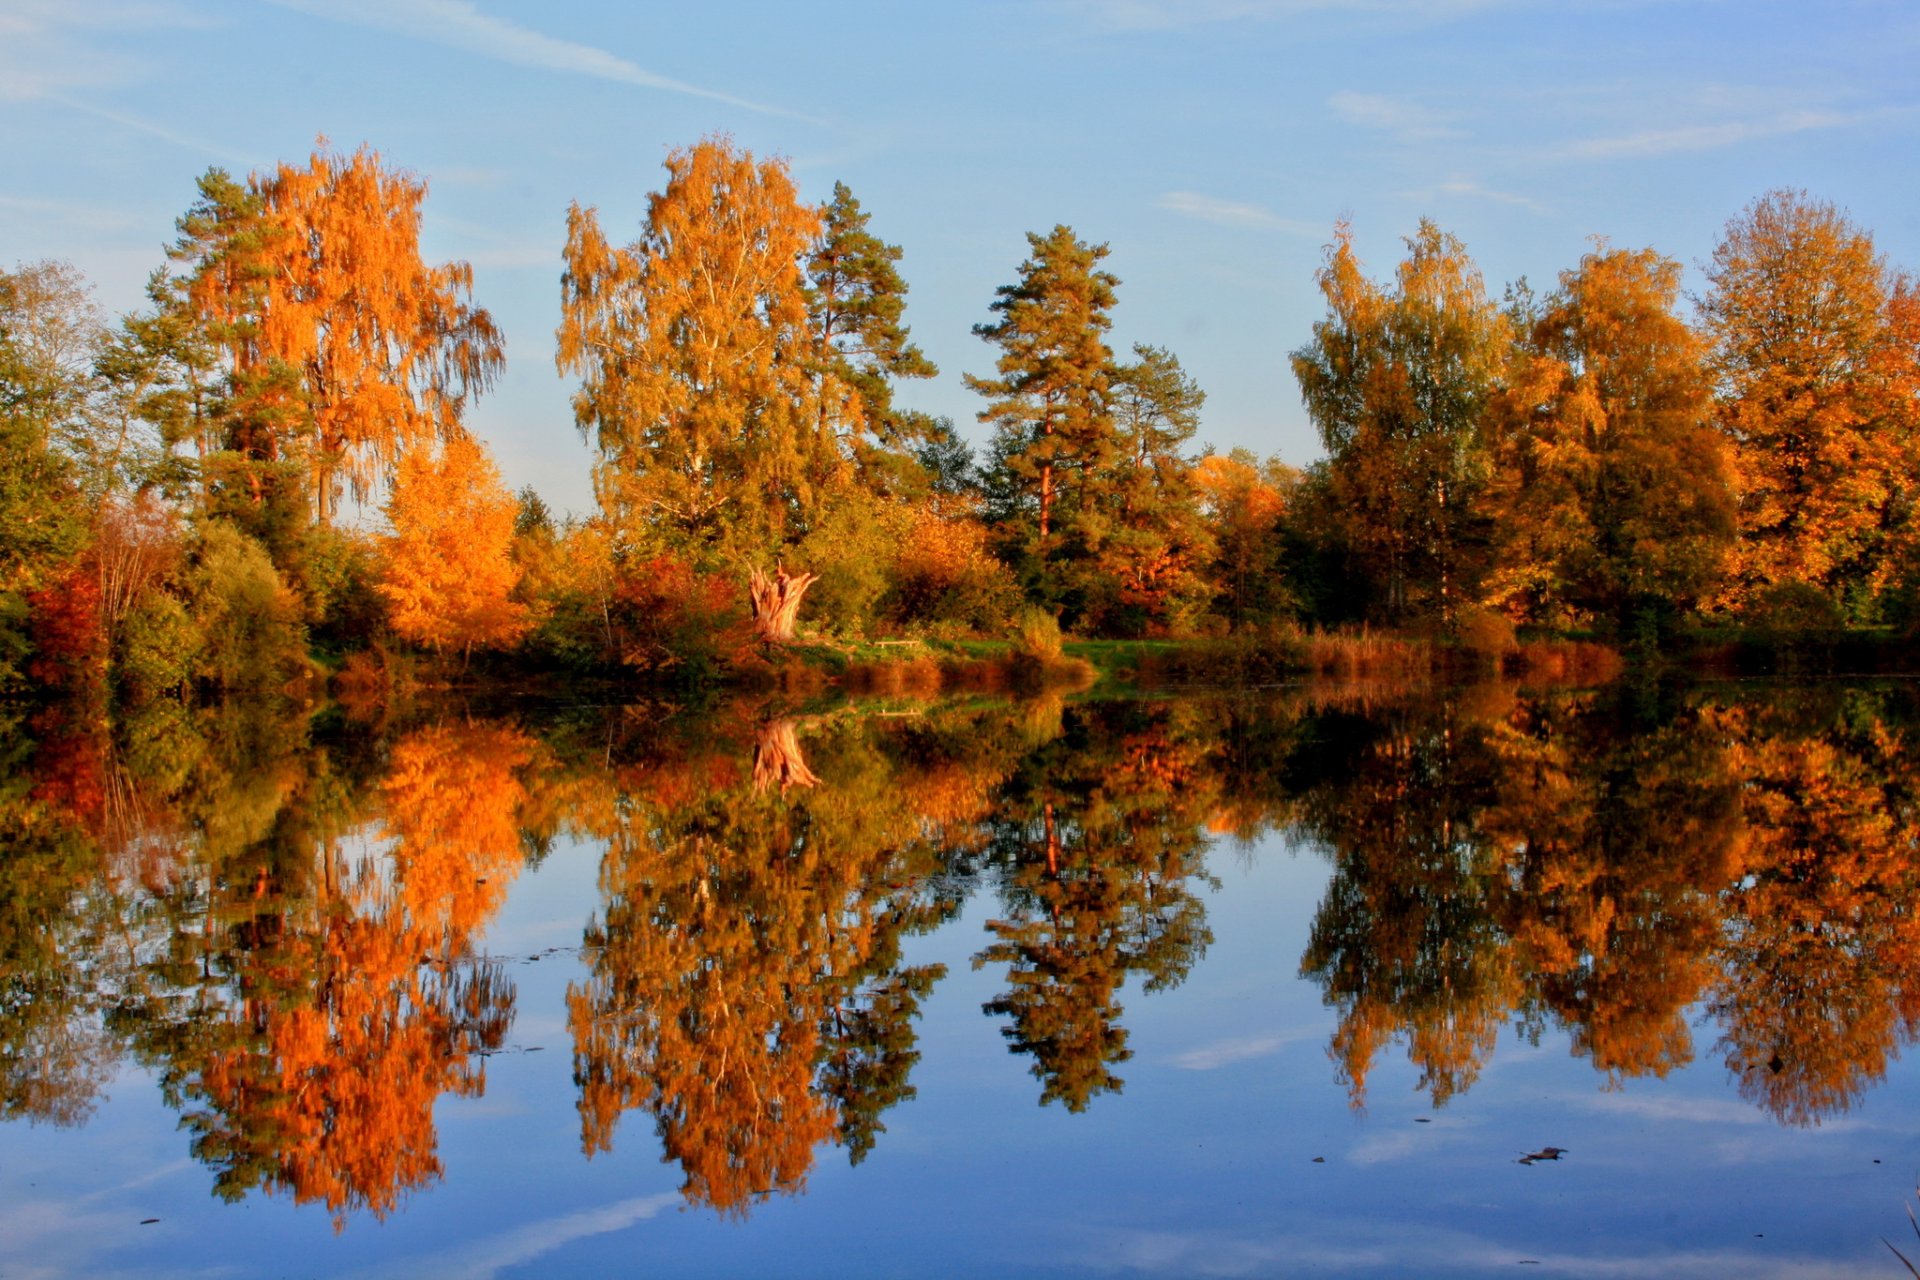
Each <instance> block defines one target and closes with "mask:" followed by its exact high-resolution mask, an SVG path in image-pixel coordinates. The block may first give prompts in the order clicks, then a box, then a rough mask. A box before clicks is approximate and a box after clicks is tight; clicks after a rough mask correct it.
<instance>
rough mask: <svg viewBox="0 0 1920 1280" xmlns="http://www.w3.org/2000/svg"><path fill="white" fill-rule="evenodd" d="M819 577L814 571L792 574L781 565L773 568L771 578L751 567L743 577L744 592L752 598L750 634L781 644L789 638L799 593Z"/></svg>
mask: <svg viewBox="0 0 1920 1280" xmlns="http://www.w3.org/2000/svg"><path fill="white" fill-rule="evenodd" d="M819 580H820V575H818V574H815V573H803V574H801V575H800V576H799V577H797V578H796V577H794V576H793V575H791V574H789V573H788V572H787V571H786V569H785V567H780V568H776V569H775V570H774V573H773V576H772V577H771V578H769V577H768V576H767V575H766V574H765V573H762V572H761V571H760V570H758V569H755V570H754V571H753V576H752V577H750V578H748V579H747V595H748V596H749V598H751V599H752V601H753V630H754V634H756V635H758V636H759V637H760V638H761V639H762V640H764V641H766V642H767V643H768V644H785V643H786V642H787V641H789V640H791V639H793V623H794V619H795V618H797V617H798V616H799V614H800V597H802V596H804V595H806V594H807V588H808V587H810V586H812V585H813V584H814V583H816V582H818V581H819Z"/></svg>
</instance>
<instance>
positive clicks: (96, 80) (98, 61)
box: [0, 0, 207, 102]
mask: <svg viewBox="0 0 1920 1280" xmlns="http://www.w3.org/2000/svg"><path fill="white" fill-rule="evenodd" d="M205 25H207V22H206V19H205V18H203V17H201V16H200V15H198V14H196V13H193V12H191V11H190V10H187V9H184V8H182V7H180V6H179V5H173V4H161V3H143V2H132V0H129V2H126V3H113V2H112V0H102V2H101V3H98V4H74V3H72V0H0V101H13V102H25V101H28V100H31V99H34V98H43V97H47V96H49V95H51V94H55V93H59V92H61V91H63V90H67V89H98V88H104V87H106V86H108V85H117V84H124V83H126V82H127V81H130V80H134V79H138V78H139V77H140V75H141V74H142V73H143V71H144V70H145V65H144V64H143V63H141V62H140V61H139V60H138V59H136V58H132V57H129V56H127V55H125V54H121V53H117V52H114V51H112V50H109V49H104V48H101V47H100V46H99V44H98V42H96V41H92V40H87V39H77V38H76V33H82V32H109V33H124V32H127V31H143V30H153V29H157V28H165V27H202V26H205Z"/></svg>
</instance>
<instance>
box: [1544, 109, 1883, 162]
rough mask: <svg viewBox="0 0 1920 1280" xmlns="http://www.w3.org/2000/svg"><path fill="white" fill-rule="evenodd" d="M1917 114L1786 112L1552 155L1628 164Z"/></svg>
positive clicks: (1596, 142) (1591, 141)
mask: <svg viewBox="0 0 1920 1280" xmlns="http://www.w3.org/2000/svg"><path fill="white" fill-rule="evenodd" d="M1914 110H1915V109H1914V108H1911V107H1901V108H1887V109H1881V110H1874V111H1787V112H1782V113H1780V114H1778V115H1774V116H1768V117H1763V118H1760V119H1753V120H1730V121H1725V122H1722V123H1719V124H1696V125H1682V126H1679V127H1677V128H1669V129H1644V130H1641V131H1639V132H1637V133H1628V134H1621V135H1617V136H1614V137H1601V138H1581V139H1577V140H1575V141H1572V142H1565V143H1561V144H1560V145H1558V146H1557V147H1555V148H1553V149H1552V154H1553V155H1555V156H1556V157H1558V158H1561V159H1569V160H1626V159H1643V158H1645V157H1648V156H1664V155H1675V154H1678V153H1682V152H1690V151H1717V150H1720V149H1721V148H1723V147H1732V146H1738V145H1739V144H1741V143H1743V142H1754V141H1758V140H1760V139H1764V138H1779V137H1785V136H1788V135H1790V134H1795V133H1808V132H1811V131H1814V130H1820V129H1842V128H1846V127H1847V126H1849V125H1856V124H1866V123H1869V122H1872V121H1877V120H1887V119H1892V118H1895V117H1899V116H1906V115H1912V114H1913V113H1914Z"/></svg>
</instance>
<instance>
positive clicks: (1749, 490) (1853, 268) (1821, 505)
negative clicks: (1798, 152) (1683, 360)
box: [1701, 189, 1916, 612]
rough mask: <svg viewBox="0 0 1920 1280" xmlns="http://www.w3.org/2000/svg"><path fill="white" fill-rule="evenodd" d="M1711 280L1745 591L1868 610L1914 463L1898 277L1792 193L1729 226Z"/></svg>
mask: <svg viewBox="0 0 1920 1280" xmlns="http://www.w3.org/2000/svg"><path fill="white" fill-rule="evenodd" d="M1707 282H1708V286H1709V289H1708V293H1707V296H1706V298H1705V299H1704V300H1703V301H1702V303H1701V314H1702V318H1703V320H1704V322H1705V325H1706V329H1707V333H1708V334H1709V336H1710V337H1711V339H1712V343H1713V352H1712V365H1711V367H1712V370H1713V374H1714V377H1715V379H1716V381H1717V383H1718V391H1719V400H1720V423H1721V427H1722V429H1723V430H1724V431H1725V432H1726V434H1727V436H1728V438H1729V439H1730V440H1731V441H1732V442H1733V447H1734V454H1735V459H1736V463H1737V467H1738V484H1739V490H1740V532H1741V539H1742V541H1741V546H1740V552H1739V557H1738V562H1737V575H1738V581H1737V582H1736V584H1735V587H1734V594H1735V596H1736V598H1742V597H1751V596H1753V595H1754V594H1755V593H1758V592H1762V591H1765V590H1766V589H1767V588H1770V587H1778V586H1782V585H1791V584H1800V585H1803V586H1806V587H1811V588H1814V589H1816V590H1818V591H1820V592H1821V593H1823V594H1825V595H1826V596H1827V597H1828V599H1829V600H1830V601H1832V602H1833V604H1834V606H1835V607H1851V608H1853V609H1854V611H1855V612H1858V611H1859V610H1860V609H1862V608H1865V607H1866V605H1865V598H1866V597H1868V596H1869V595H1870V594H1871V593H1872V592H1873V591H1875V590H1877V589H1878V588H1879V587H1881V586H1882V585H1883V584H1884V583H1885V582H1886V580H1887V577H1888V575H1889V573H1890V570H1891V568H1892V566H1891V564H1890V561H1889V551H1890V548H1891V545H1892V534H1893V533H1894V532H1895V531H1896V528H1897V524H1898V522H1899V520H1900V519H1901V517H1902V514H1903V512H1904V510H1905V506H1906V503H1907V501H1908V498H1909V495H1910V491H1911V482H1910V480H1909V477H1910V476H1911V475H1912V474H1913V466H1914V436H1915V426H1916V423H1915V411H1914V394H1915V390H1916V379H1915V378H1914V376H1913V369H1912V362H1911V360H1910V359H1909V360H1907V361H1904V362H1903V361H1900V360H1899V359H1898V358H1897V353H1896V352H1894V351H1893V350H1891V348H1892V346H1893V345H1894V342H1893V337H1894V333H1895V329H1894V327H1893V326H1892V325H1891V324H1890V316H1889V303H1890V301H1891V295H1893V294H1894V293H1895V292H1896V290H1895V289H1894V282H1893V280H1892V278H1891V277H1890V274H1889V272H1888V270H1887V267H1886V265H1885V263H1884V262H1883V261H1882V260H1881V258H1880V256H1879V255H1878V254H1877V253H1876V252H1875V250H1874V246H1873V237H1872V236H1871V235H1870V234H1868V233H1867V232H1866V231H1864V230H1862V229H1861V228H1860V227H1858V226H1856V225H1854V223H1853V222H1852V221H1851V220H1850V219H1849V218H1848V217H1847V216H1846V214H1845V213H1843V212H1842V211H1841V210H1839V209H1837V208H1835V207H1834V206H1833V205H1831V204H1829V203H1826V202H1824V201H1818V200H1814V199H1813V198H1812V197H1810V196H1808V195H1807V193H1806V192H1804V191H1793V190H1787V189H1780V190H1776V191H1770V192H1768V193H1767V194H1766V195H1764V196H1761V197H1760V198H1759V199H1757V200H1755V201H1754V202H1753V203H1752V204H1750V205H1748V206H1747V208H1746V209H1745V210H1743V211H1742V212H1741V214H1740V215H1739V216H1738V217H1736V218H1734V219H1733V220H1732V221H1731V222H1729V223H1728V224H1727V229H1726V233H1725V235H1724V236H1723V237H1722V239H1721V241H1720V244H1719V246H1718V247H1717V248H1716V249H1715V250H1714V255H1713V261H1712V262H1711V263H1710V264H1709V265H1708V267H1707ZM1902 364H1905V366H1906V368H1904V369H1902V368H1901V367H1900V366H1901V365H1902ZM1850 594H1851V595H1852V597H1853V598H1852V599H1851V600H1850V599H1849V596H1850Z"/></svg>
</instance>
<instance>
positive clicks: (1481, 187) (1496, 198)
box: [1419, 175, 1547, 213]
mask: <svg viewBox="0 0 1920 1280" xmlns="http://www.w3.org/2000/svg"><path fill="white" fill-rule="evenodd" d="M1419 194H1420V196H1421V198H1423V199H1424V198H1426V197H1428V196H1430V195H1442V196H1462V197H1465V198H1467V199H1470V200H1491V201H1493V202H1494V203H1495V204H1510V205H1513V206H1514V207H1515V208H1519V209H1525V210H1527V211H1528V212H1530V213H1545V212H1547V206H1546V205H1544V204H1541V203H1540V202H1539V201H1538V200H1535V199H1534V198H1533V197H1532V196H1523V195H1521V194H1520V193H1519V192H1517V191H1501V190H1499V189H1498V188H1495V187H1489V186H1487V185H1486V184H1485V183H1482V182H1477V181H1475V180H1474V179H1472V178H1467V177H1461V176H1457V175H1456V176H1455V177H1451V178H1448V179H1447V180H1446V181H1445V182H1442V183H1440V184H1438V185H1437V186H1435V187H1434V188H1433V189H1432V190H1431V191H1429V192H1421V193H1419Z"/></svg>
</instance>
